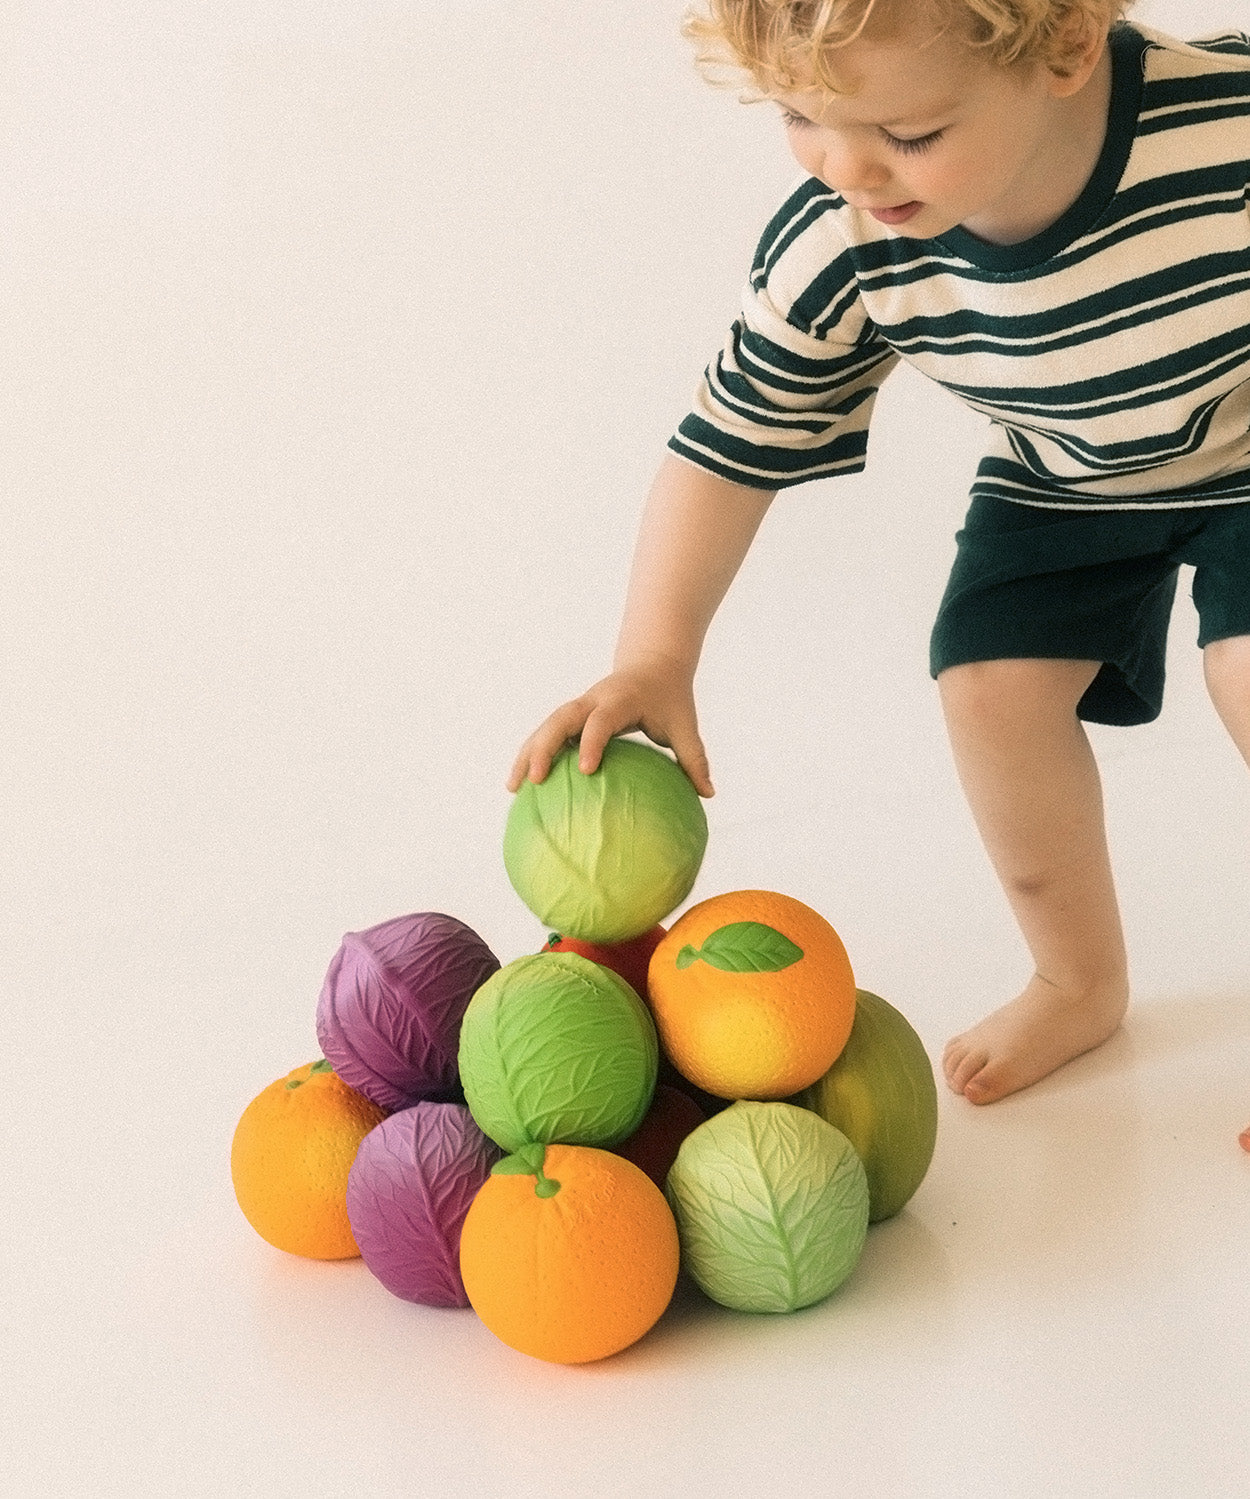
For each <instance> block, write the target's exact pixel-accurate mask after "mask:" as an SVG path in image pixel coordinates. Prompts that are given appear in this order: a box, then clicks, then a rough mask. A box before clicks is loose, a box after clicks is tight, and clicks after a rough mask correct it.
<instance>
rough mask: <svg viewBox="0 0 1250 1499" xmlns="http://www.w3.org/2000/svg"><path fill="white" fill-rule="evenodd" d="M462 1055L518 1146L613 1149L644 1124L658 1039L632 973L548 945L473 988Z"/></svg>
mask: <svg viewBox="0 0 1250 1499" xmlns="http://www.w3.org/2000/svg"><path fill="white" fill-rule="evenodd" d="M459 1060H460V1080H461V1083H462V1085H463V1087H464V1096H465V1101H466V1102H467V1103H468V1105H469V1110H470V1112H471V1113H472V1115H473V1118H474V1119H475V1120H476V1121H477V1125H478V1128H479V1129H480V1130H481V1131H482V1133H483V1134H485V1135H488V1136H489V1137H490V1138H491V1139H492V1140H494V1141H495V1142H496V1143H497V1144H499V1145H501V1146H502V1147H503V1148H504V1150H506V1151H507V1152H508V1153H509V1154H514V1153H515V1152H516V1151H518V1150H520V1148H521V1147H522V1146H523V1145H528V1144H532V1143H534V1142H539V1143H542V1144H544V1145H553V1144H564V1145H597V1146H604V1147H606V1146H611V1145H615V1144H616V1143H617V1142H618V1141H620V1140H624V1139H626V1138H627V1137H628V1136H629V1135H632V1134H633V1132H634V1131H635V1130H636V1129H637V1128H638V1126H639V1125H640V1124H641V1123H642V1119H643V1116H644V1115H645V1114H646V1112H647V1109H648V1107H649V1106H650V1103H651V1095H652V1093H653V1092H654V1091H655V1076H656V1069H657V1066H658V1061H659V1044H658V1042H657V1040H656V1033H655V1024H654V1022H653V1021H652V1019H651V1013H650V1011H649V1010H648V1009H647V1007H646V1005H645V1004H643V1002H642V1000H641V999H639V998H638V996H637V994H635V993H634V991H633V989H631V988H630V986H629V985H628V984H627V983H626V982H625V980H624V979H623V978H621V977H619V976H618V975H617V974H615V973H613V972H612V970H611V969H610V968H604V967H603V966H602V965H601V964H599V963H592V962H591V961H590V959H589V958H583V957H581V956H579V955H578V954H577V953H569V952H541V953H532V954H530V955H529V956H527V957H524V958H517V959H516V960H515V961H514V962H512V963H508V964H505V966H504V967H503V968H501V969H500V970H499V972H498V973H496V974H493V975H492V976H491V977H490V978H489V979H487V981H486V982H485V983H484V984H483V985H482V987H481V988H480V989H479V990H478V991H477V993H476V994H474V996H473V998H472V999H471V1000H470V1001H469V1007H468V1009H467V1010H466V1011H465V1015H464V1020H463V1022H462V1023H461V1027H460V1059H459ZM810 1117H813V1118H814V1117H815V1116H814V1115H813V1116H810Z"/></svg>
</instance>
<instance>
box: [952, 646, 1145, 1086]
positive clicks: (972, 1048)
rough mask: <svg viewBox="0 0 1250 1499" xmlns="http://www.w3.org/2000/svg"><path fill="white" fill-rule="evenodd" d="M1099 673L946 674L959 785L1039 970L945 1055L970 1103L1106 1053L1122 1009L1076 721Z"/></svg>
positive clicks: (1110, 914) (1093, 800)
mask: <svg viewBox="0 0 1250 1499" xmlns="http://www.w3.org/2000/svg"><path fill="white" fill-rule="evenodd" d="M1097 670H1098V663H1096V662H1092V661H1088V662H1087V661H1050V660H1045V661H1043V660H1002V661H981V662H975V663H972V664H969V665H963V666H954V667H950V668H948V669H947V670H946V671H943V672H942V673H941V675H940V676H939V677H938V685H939V688H940V690H941V696H942V706H943V710H944V712H945V714H946V722H947V728H948V731H949V733H950V740H951V747H952V749H953V751H954V755H955V763H956V768H957V769H958V772H959V777H960V780H961V782H962V784H963V787H964V791H965V793H966V795H967V797H968V802H969V805H970V806H971V808H972V813H973V816H974V817H975V818H976V821H977V826H978V828H979V829H980V833H981V837H982V840H983V841H984V843H985V847H986V851H987V852H988V854H989V856H990V860H991V862H992V863H993V865H994V868H995V870H996V871H997V873H998V877H999V879H1000V880H1001V881H1002V884H1003V888H1004V890H1005V892H1006V894H1007V898H1008V900H1009V901H1010V902H1011V906H1012V909H1013V911H1014V912H1015V915H1016V919H1017V921H1018V922H1019V923H1020V929H1021V931H1022V932H1023V934H1024V939H1025V941H1026V943H1027V944H1028V947H1029V951H1030V952H1031V953H1032V956H1033V961H1034V963H1035V964H1036V973H1035V974H1034V976H1033V978H1032V980H1031V981H1030V982H1029V984H1028V986H1027V987H1026V988H1025V990H1024V992H1023V993H1022V994H1020V995H1019V996H1018V997H1017V998H1016V999H1014V1000H1012V1001H1011V1002H1010V1003H1009V1004H1006V1005H1004V1006H1003V1008H1002V1009H1000V1010H996V1011H995V1012H994V1013H993V1014H991V1015H989V1016H987V1017H986V1019H984V1020H983V1021H981V1022H980V1024H979V1025H977V1026H974V1027H973V1029H972V1030H970V1031H967V1032H965V1033H964V1034H963V1035H962V1036H957V1037H955V1039H954V1040H953V1041H951V1042H950V1043H949V1045H948V1046H947V1048H946V1054H945V1057H944V1059H943V1066H944V1069H945V1072H946V1077H947V1081H948V1082H949V1084H950V1086H951V1087H952V1088H953V1089H954V1091H955V1092H956V1093H962V1094H963V1095H964V1096H965V1097H966V1098H968V1099H970V1100H971V1101H972V1102H973V1103H992V1102H993V1101H994V1100H995V1099H997V1098H1002V1097H1003V1096H1004V1095H1005V1094H1007V1093H1014V1092H1015V1091H1017V1090H1018V1089H1020V1088H1025V1087H1028V1086H1029V1084H1030V1083H1035V1082H1037V1081H1038V1079H1039V1078H1042V1077H1045V1076H1046V1074H1047V1073H1049V1072H1053V1071H1054V1070H1055V1068H1057V1067H1061V1066H1062V1065H1063V1064H1064V1063H1065V1062H1068V1061H1071V1059H1072V1058H1073V1057H1076V1056H1079V1055H1080V1054H1081V1053H1082V1052H1085V1051H1089V1050H1091V1049H1092V1048H1093V1047H1095V1046H1098V1045H1100V1044H1101V1043H1102V1042H1103V1041H1105V1040H1106V1039H1107V1038H1108V1037H1109V1036H1110V1035H1111V1034H1112V1033H1113V1032H1114V1031H1115V1030H1116V1029H1117V1028H1118V1026H1119V1024H1120V1021H1121V1020H1122V1019H1123V1017H1124V1012H1125V1010H1126V1008H1127V1006H1128V971H1127V961H1126V958H1125V951H1124V937H1123V933H1122V931H1121V927H1120V914H1119V907H1118V905H1117V902H1116V896H1115V887H1114V884H1113V882H1112V877H1111V863H1110V859H1109V857H1108V854H1107V842H1106V834H1105V831H1104V825H1103V810H1102V788H1101V784H1100V782H1099V777H1098V767H1097V765H1096V763H1095V761H1094V755H1093V751H1092V750H1091V748H1090V745H1089V740H1088V739H1087V737H1086V735H1085V730H1084V728H1083V726H1082V724H1081V722H1080V720H1079V719H1078V718H1077V716H1076V705H1077V703H1078V702H1079V701H1080V698H1081V695H1082V694H1083V693H1084V691H1085V689H1086V688H1087V687H1088V686H1089V684H1090V683H1091V682H1092V681H1093V679H1094V676H1095V674H1096V673H1097Z"/></svg>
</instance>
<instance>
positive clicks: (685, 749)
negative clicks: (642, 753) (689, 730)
mask: <svg viewBox="0 0 1250 1499" xmlns="http://www.w3.org/2000/svg"><path fill="white" fill-rule="evenodd" d="M672 749H673V753H674V754H675V755H676V756H677V763H678V765H680V766H681V768H682V769H683V770H684V771H685V772H686V774H687V775H688V776H689V777H690V781H691V784H692V785H693V786H694V789H695V790H696V791H697V792H698V793H699V795H700V796H715V795H716V788H715V786H713V785H712V773H711V768H710V767H709V765H708V762H707V751H706V750H705V749H704V748H703V741H702V740H701V739H700V738H699V736H698V734H697V733H695V734H689V735H685V734H683V735H681V736H680V737H679V736H676V735H674V737H673V744H672Z"/></svg>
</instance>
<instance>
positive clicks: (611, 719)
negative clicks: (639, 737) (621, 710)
mask: <svg viewBox="0 0 1250 1499" xmlns="http://www.w3.org/2000/svg"><path fill="white" fill-rule="evenodd" d="M636 727H637V725H636V724H631V723H627V722H624V721H622V719H621V717H620V715H619V714H616V713H609V712H605V711H604V710H603V709H602V708H596V709H595V711H594V712H593V713H591V715H590V716H589V718H587V720H586V722H585V723H584V724H583V725H582V735H581V739H580V741H579V742H578V748H577V768H578V770H580V771H581V772H582V773H583V774H584V775H593V774H594V772H595V771H596V770H598V769H599V762H600V760H602V759H603V752H604V750H605V749H606V748H607V747H608V741H609V740H610V739H611V738H612V737H613V736H614V735H616V734H623V733H627V732H628V731H629V730H630V729H633V728H636Z"/></svg>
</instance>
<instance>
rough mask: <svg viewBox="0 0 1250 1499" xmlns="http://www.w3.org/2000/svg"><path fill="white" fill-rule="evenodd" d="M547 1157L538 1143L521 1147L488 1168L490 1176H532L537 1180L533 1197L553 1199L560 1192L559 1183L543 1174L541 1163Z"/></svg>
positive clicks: (545, 1151) (543, 1148)
mask: <svg viewBox="0 0 1250 1499" xmlns="http://www.w3.org/2000/svg"><path fill="white" fill-rule="evenodd" d="M546 1157H547V1147H546V1146H545V1145H543V1144H541V1143H539V1142H538V1141H535V1142H534V1143H533V1144H530V1145H522V1146H521V1148H520V1150H517V1151H514V1152H513V1154H512V1155H506V1156H504V1158H503V1160H501V1161H496V1162H495V1164H494V1165H493V1166H492V1167H491V1168H490V1174H491V1175H492V1176H534V1177H537V1178H538V1180H537V1181H536V1182H535V1184H534V1195H535V1196H536V1197H554V1196H555V1195H556V1193H557V1192H558V1191H559V1190H560V1183H559V1182H558V1181H556V1180H555V1178H554V1177H551V1176H547V1175H546V1174H545V1173H544V1172H543V1161H544V1160H545V1159H546Z"/></svg>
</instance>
